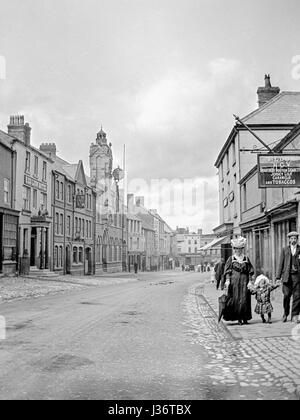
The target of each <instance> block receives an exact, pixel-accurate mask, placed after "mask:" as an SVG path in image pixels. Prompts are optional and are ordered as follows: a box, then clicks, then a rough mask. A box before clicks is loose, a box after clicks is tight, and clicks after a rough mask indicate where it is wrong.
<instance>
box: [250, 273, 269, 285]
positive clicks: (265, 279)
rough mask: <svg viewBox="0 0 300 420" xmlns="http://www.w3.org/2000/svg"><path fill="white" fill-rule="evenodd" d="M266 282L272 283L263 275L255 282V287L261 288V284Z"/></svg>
mask: <svg viewBox="0 0 300 420" xmlns="http://www.w3.org/2000/svg"><path fill="white" fill-rule="evenodd" d="M262 280H264V281H266V282H267V283H270V280H269V279H268V277H266V276H264V275H263V274H261V275H260V276H258V277H257V278H256V280H255V283H254V286H255V287H257V286H259V284H260V282H261V281H262Z"/></svg>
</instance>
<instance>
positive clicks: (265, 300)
mask: <svg viewBox="0 0 300 420" xmlns="http://www.w3.org/2000/svg"><path fill="white" fill-rule="evenodd" d="M280 285H281V282H280V281H279V282H277V283H276V284H275V285H272V284H271V282H270V280H269V279H268V278H267V277H266V276H263V275H261V276H258V277H257V279H256V280H255V283H254V286H253V285H252V284H251V283H250V284H249V290H250V291H251V294H252V295H254V296H255V298H256V301H257V305H256V308H255V313H256V314H258V315H260V316H261V319H262V322H263V323H264V324H265V323H266V322H267V321H266V319H265V315H266V314H267V315H268V323H269V324H272V312H273V306H272V303H271V292H273V290H275V289H277V288H278V287H279V286H280Z"/></svg>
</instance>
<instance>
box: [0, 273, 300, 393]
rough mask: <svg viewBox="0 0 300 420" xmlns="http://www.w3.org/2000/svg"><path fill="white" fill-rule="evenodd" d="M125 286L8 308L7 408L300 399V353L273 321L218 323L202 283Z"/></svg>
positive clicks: (2, 350)
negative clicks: (64, 402)
mask: <svg viewBox="0 0 300 420" xmlns="http://www.w3.org/2000/svg"><path fill="white" fill-rule="evenodd" d="M126 278H127V280H128V279H131V280H130V281H126ZM121 279H122V278H121ZM133 279H134V280H133ZM69 280H71V279H69ZM75 280H76V279H75ZM91 280H93V281H94V280H96V279H91ZM100 280H101V279H100ZM107 280H109V278H108V279H107ZM119 280H120V278H119ZM123 280H125V281H123V282H119V283H115V284H105V285H103V284H102V286H101V287H99V286H98V285H97V286H95V285H89V286H87V285H84V286H81V285H80V287H83V288H82V289H80V290H79V289H74V290H68V291H64V292H63V293H56V294H48V295H46V296H41V297H36V298H35V299H29V298H27V299H23V300H13V301H10V302H5V303H2V304H1V305H0V315H1V316H2V317H3V318H2V319H5V320H6V327H7V328H6V332H7V335H6V339H5V340H1V339H0V399H1V400H4V399H10V400H15V399H25V400H31V399H42V400H46V399H50V400H57V399H75V400H79V399H80V400H81V399H83V400H87V399H93V400H94V399H100V400H114V399H116V400H135V399H140V400H151V399H154V400H156V399H157V400H176V399H178V400H299V394H297V386H296V385H297V381H299V372H300V370H299V364H298V361H299V356H298V355H299V354H300V351H299V350H300V344H299V341H296V340H293V338H292V337H291V336H285V335H284V336H279V337H278V336H274V334H278V333H277V332H276V333H275V329H276V327H277V325H276V322H275V323H274V324H273V325H272V326H269V327H270V328H275V329H274V334H273V333H272V334H271V333H269V335H268V336H267V337H262V334H261V333H260V328H261V327H262V326H263V325H262V324H258V323H254V325H253V326H252V325H250V326H249V327H250V328H252V327H253V328H255V329H256V331H257V334H258V338H257V337H256V338H255V337H254V336H253V337H252V336H249V337H248V336H247V330H246V327H245V328H244V327H240V328H244V330H243V331H242V332H240V335H239V336H238V335H237V333H235V332H234V329H235V327H236V326H234V325H225V324H223V323H220V324H218V322H217V316H216V305H215V298H216V297H217V295H216V294H214V293H216V292H215V291H214V289H213V286H212V285H211V284H210V281H209V279H208V277H207V275H205V274H200V273H182V272H160V273H139V275H138V276H137V277H136V278H132V277H128V276H127V277H125V278H124V279H123ZM42 282H43V281H42ZM75 283H76V281H75ZM75 285H76V286H78V285H77V284H75ZM254 322H255V321H254ZM278 327H279V326H278ZM250 328H249V330H248V331H249V332H250ZM287 328H288V326H287Z"/></svg>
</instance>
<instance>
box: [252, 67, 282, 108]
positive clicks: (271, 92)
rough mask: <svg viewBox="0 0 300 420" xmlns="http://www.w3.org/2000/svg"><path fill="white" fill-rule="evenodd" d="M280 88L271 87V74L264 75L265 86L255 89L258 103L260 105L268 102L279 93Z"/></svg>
mask: <svg viewBox="0 0 300 420" xmlns="http://www.w3.org/2000/svg"><path fill="white" fill-rule="evenodd" d="M279 93H280V88H279V87H272V85H271V76H270V75H269V74H266V75H265V87H259V88H258V90H257V95H258V105H259V107H262V106H263V105H265V104H266V103H268V102H269V101H270V100H271V99H273V98H274V97H275V96H277V95H279Z"/></svg>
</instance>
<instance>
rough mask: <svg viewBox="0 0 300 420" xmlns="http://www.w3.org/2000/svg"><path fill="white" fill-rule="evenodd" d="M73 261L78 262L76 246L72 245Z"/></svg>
mask: <svg viewBox="0 0 300 420" xmlns="http://www.w3.org/2000/svg"><path fill="white" fill-rule="evenodd" d="M73 262H74V264H78V248H77V246H74V248H73Z"/></svg>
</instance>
